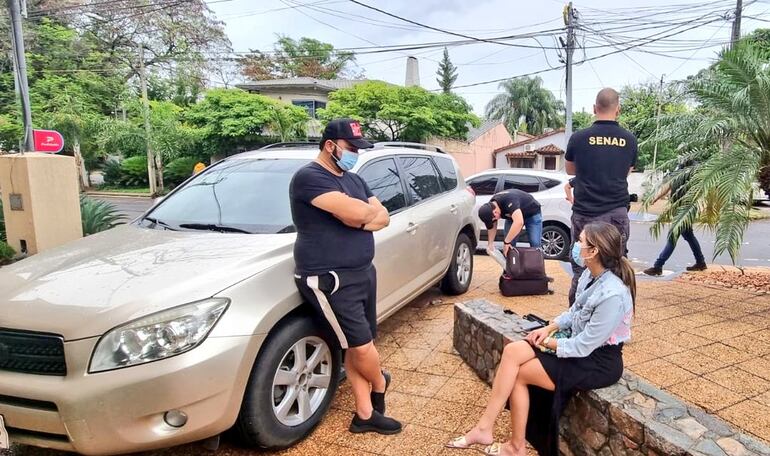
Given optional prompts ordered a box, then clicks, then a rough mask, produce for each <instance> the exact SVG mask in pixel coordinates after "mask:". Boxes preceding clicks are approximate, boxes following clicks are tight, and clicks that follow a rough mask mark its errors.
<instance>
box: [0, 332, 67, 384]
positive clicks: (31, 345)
mask: <svg viewBox="0 0 770 456" xmlns="http://www.w3.org/2000/svg"><path fill="white" fill-rule="evenodd" d="M0 370H6V371H13V372H23V373H26V374H38V375H62V376H63V375H67V364H66V363H65V361H64V341H63V339H62V337H61V336H54V335H51V334H40V333H32V332H23V331H12V330H9V329H0Z"/></svg>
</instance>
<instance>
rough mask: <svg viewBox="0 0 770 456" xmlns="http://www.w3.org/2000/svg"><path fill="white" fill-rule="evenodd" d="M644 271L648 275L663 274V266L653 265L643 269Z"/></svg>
mask: <svg viewBox="0 0 770 456" xmlns="http://www.w3.org/2000/svg"><path fill="white" fill-rule="evenodd" d="M644 273H645V274H647V275H648V276H659V275H663V268H656V267H654V266H653V267H651V268H647V269H645V270H644Z"/></svg>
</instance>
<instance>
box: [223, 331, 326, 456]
mask: <svg viewBox="0 0 770 456" xmlns="http://www.w3.org/2000/svg"><path fill="white" fill-rule="evenodd" d="M332 341H333V336H331V335H330V334H328V332H327V331H323V330H322V329H321V328H319V327H318V326H317V325H316V324H315V323H314V322H313V320H312V319H311V318H309V317H305V316H298V317H294V318H291V319H289V320H287V321H285V322H282V323H281V324H280V325H279V326H278V327H277V328H276V329H275V331H274V332H273V333H272V334H271V335H270V337H269V338H268V339H267V341H265V346H264V347H263V349H262V350H261V354H260V355H259V358H258V359H257V361H256V362H255V363H254V367H253V368H252V371H251V377H250V378H249V383H248V385H247V387H246V393H245V395H244V398H243V404H242V405H241V412H240V414H239V416H238V421H237V422H236V425H235V428H236V430H237V432H238V434H239V435H240V437H241V438H242V439H243V441H244V443H245V444H247V445H249V446H254V447H259V448H267V449H280V448H287V447H289V446H291V445H294V444H295V443H297V442H299V441H300V440H302V439H303V438H305V437H306V436H307V435H309V434H310V432H311V431H312V430H313V428H315V427H316V426H317V425H318V423H319V422H320V421H321V418H323V416H324V414H325V413H326V411H327V410H328V409H329V406H330V405H331V401H332V399H333V398H334V393H335V392H336V390H337V385H338V383H339V374H340V365H341V354H340V350H339V349H338V348H337V344H335V343H333V342H332Z"/></svg>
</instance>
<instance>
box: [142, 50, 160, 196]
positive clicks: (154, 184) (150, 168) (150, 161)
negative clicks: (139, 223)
mask: <svg viewBox="0 0 770 456" xmlns="http://www.w3.org/2000/svg"><path fill="white" fill-rule="evenodd" d="M139 85H140V86H141V90H142V117H144V136H145V142H146V143H147V177H148V178H149V181H150V194H151V195H152V196H156V195H157V193H158V179H157V172H156V171H155V153H153V151H152V141H151V138H150V135H151V134H152V128H151V127H150V101H149V100H148V99H147V75H146V74H145V71H144V44H140V45H139Z"/></svg>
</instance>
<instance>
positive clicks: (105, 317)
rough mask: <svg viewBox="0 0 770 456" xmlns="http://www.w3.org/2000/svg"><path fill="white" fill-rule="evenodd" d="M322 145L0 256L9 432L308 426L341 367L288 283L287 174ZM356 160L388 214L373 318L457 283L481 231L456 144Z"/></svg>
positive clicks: (325, 334) (159, 435)
mask: <svg viewBox="0 0 770 456" xmlns="http://www.w3.org/2000/svg"><path fill="white" fill-rule="evenodd" d="M413 147H420V148H419V149H415V148H413ZM317 154H318V146H317V145H312V146H309V147H308V146H301V145H300V146H290V147H274V148H271V149H268V150H262V151H253V152H247V153H243V154H240V155H236V156H232V157H229V158H227V159H225V160H223V161H220V162H218V163H215V164H213V165H212V166H210V167H208V168H207V169H206V170H204V171H202V172H201V173H200V174H197V175H195V176H193V177H191V178H189V179H188V180H187V181H186V182H184V183H183V184H181V185H180V186H179V187H177V188H176V189H175V190H174V191H173V192H171V193H170V194H169V195H168V196H166V197H165V198H163V199H162V200H159V201H158V202H157V203H156V204H155V205H154V206H153V207H152V208H151V209H150V210H148V211H147V212H146V213H145V214H144V215H142V216H141V217H139V218H138V219H136V220H135V221H133V222H132V223H130V224H127V225H123V226H120V227H117V228H114V229H111V230H108V231H105V232H102V233H98V234H95V235H93V236H89V237H87V238H84V239H81V240H78V241H75V242H72V243H70V244H67V245H65V246H62V247H59V248H56V249H52V250H50V251H46V252H43V253H40V254H38V255H35V256H34V257H30V258H27V259H25V260H22V261H20V262H18V263H15V264H13V265H11V266H7V267H3V268H2V269H0V415H1V416H2V417H3V418H4V423H5V426H4V429H0V432H2V431H3V430H6V431H7V432H8V433H9V434H10V439H11V441H12V442H15V443H21V444H30V445H35V446H41V447H49V448H55V449H60V450H66V451H76V452H79V453H82V454H117V453H127V452H135V451H143V450H150V449H155V448H161V447H168V446H173V445H178V444H182V443H186V442H192V441H196V440H202V439H205V438H208V437H211V436H215V435H218V434H219V433H221V432H223V431H225V430H227V429H230V428H234V430H235V431H237V433H238V434H239V435H240V436H241V437H242V439H243V441H244V442H246V443H247V444H248V445H250V446H253V447H258V448H285V447H288V446H291V445H292V444H294V443H296V442H297V441H299V440H301V439H302V438H304V437H305V436H307V435H308V434H309V433H310V432H311V430H312V429H313V428H314V427H315V426H316V425H317V424H318V422H319V421H320V420H321V418H322V417H323V415H324V413H325V412H326V410H327V409H328V408H329V405H330V403H331V401H332V398H333V396H334V393H335V390H336V388H337V384H338V381H339V378H340V371H341V350H340V349H339V347H338V345H337V342H336V339H335V338H334V336H333V335H331V334H330V331H329V330H328V328H325V327H323V326H320V325H319V324H317V323H316V320H315V319H313V318H312V312H311V311H310V309H309V308H308V306H306V305H303V302H302V300H301V298H300V295H299V293H298V291H297V289H296V287H295V284H294V259H293V244H294V241H295V238H296V234H295V229H294V226H293V224H292V219H291V211H290V207H289V196H288V189H289V182H290V180H291V178H292V176H293V175H294V173H295V172H296V171H297V170H298V169H299V168H300V167H302V166H304V165H305V164H307V163H309V162H310V161H311V160H313V159H314V158H315V156H316V155H317ZM355 171H356V172H357V173H358V174H359V175H360V176H362V177H363V178H364V180H366V181H367V182H368V184H369V186H370V188H371V190H372V192H373V193H374V194H375V195H376V196H377V197H378V198H379V199H380V201H382V203H383V205H385V207H387V208H388V210H389V211H390V216H391V219H390V226H388V227H387V228H385V229H383V230H381V231H379V232H377V233H376V234H375V242H376V246H377V254H376V258H375V260H374V263H375V266H376V267H377V270H378V284H377V292H378V298H379V299H378V303H377V313H378V319H379V320H383V319H385V318H387V317H388V316H390V315H392V314H393V313H394V312H396V311H397V310H398V309H399V308H401V307H402V306H404V305H405V304H407V303H408V302H410V301H411V300H412V299H414V298H415V297H417V296H418V295H419V294H421V293H422V292H424V291H425V290H427V289H428V288H430V287H432V286H434V285H436V284H440V285H441V287H442V289H443V290H444V291H445V292H447V293H450V294H461V293H464V292H465V291H466V290H467V289H468V286H469V285H470V282H471V278H472V274H473V252H474V250H475V247H476V243H477V242H478V227H477V225H476V222H475V214H474V212H473V211H474V201H475V199H474V196H473V194H472V192H470V191H469V190H468V189H467V187H466V184H465V181H464V180H463V177H462V175H461V174H460V171H459V168H458V166H457V163H456V162H455V161H454V160H453V159H452V157H451V156H449V155H447V154H444V153H441V152H440V151H439V150H438V149H436V148H431V147H428V146H411V145H402V144H383V145H378V146H377V147H376V148H375V149H373V150H369V151H362V153H361V155H360V158H359V161H358V165H357V166H356V168H355ZM2 422H3V421H0V423H2ZM0 426H2V424H0Z"/></svg>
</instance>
